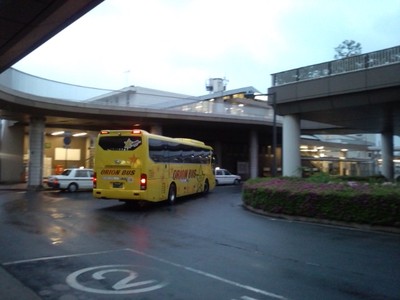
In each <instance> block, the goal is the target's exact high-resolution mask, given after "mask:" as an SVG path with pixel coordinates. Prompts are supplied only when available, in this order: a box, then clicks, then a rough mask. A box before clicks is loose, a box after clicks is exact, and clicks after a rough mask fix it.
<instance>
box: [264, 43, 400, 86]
mask: <svg viewBox="0 0 400 300" xmlns="http://www.w3.org/2000/svg"><path fill="white" fill-rule="evenodd" d="M393 63H400V46H396V47H392V48H388V49H383V50H379V51H375V52H370V53H366V54H361V55H355V56H350V57H347V58H343V59H338V60H332V61H328V62H324V63H320V64H316V65H311V66H306V67H302V68H298V69H293V70H288V71H283V72H279V73H275V74H272V75H271V76H272V86H279V85H284V84H288V83H293V82H298V81H304V80H310V79H317V78H321V77H327V76H332V75H338V74H342V73H347V72H354V71H359V70H365V69H368V68H375V67H380V66H384V65H388V64H393Z"/></svg>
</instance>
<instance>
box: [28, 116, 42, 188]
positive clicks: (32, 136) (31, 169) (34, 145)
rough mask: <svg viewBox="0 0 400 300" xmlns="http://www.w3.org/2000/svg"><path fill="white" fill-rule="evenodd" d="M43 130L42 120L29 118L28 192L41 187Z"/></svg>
mask: <svg viewBox="0 0 400 300" xmlns="http://www.w3.org/2000/svg"><path fill="white" fill-rule="evenodd" d="M44 129H45V119H44V118H37V117H32V118H31V123H30V126H29V166H28V189H29V190H39V189H41V188H42V186H43V185H42V182H43V153H44V152H43V150H44Z"/></svg>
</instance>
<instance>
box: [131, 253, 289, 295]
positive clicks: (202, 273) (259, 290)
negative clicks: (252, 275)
mask: <svg viewBox="0 0 400 300" xmlns="http://www.w3.org/2000/svg"><path fill="white" fill-rule="evenodd" d="M126 250H129V251H132V252H133V253H136V254H139V255H142V256H145V257H148V258H151V259H154V260H157V261H160V262H163V263H166V264H169V265H171V266H174V267H177V268H180V269H184V270H186V271H190V272H193V273H196V274H199V275H203V276H205V277H208V278H211V279H215V280H218V281H221V282H224V283H226V284H230V285H233V286H236V287H239V288H242V289H246V290H248V291H251V292H254V293H257V294H261V295H265V296H268V297H271V298H275V299H281V300H287V298H285V297H283V296H281V295H277V294H274V293H271V292H267V291H264V290H261V289H258V288H255V287H252V286H249V285H245V284H241V283H238V282H235V281H232V280H229V279H225V278H222V277H220V276H217V275H214V274H211V273H207V272H204V271H201V270H198V269H194V268H191V267H187V266H184V265H181V264H178V263H174V262H172V261H169V260H166V259H163V258H161V257H157V256H153V255H150V254H147V253H144V252H141V251H137V250H134V249H129V248H128V249H126ZM242 299H243V297H242ZM250 299H251V298H250ZM244 300H246V299H244Z"/></svg>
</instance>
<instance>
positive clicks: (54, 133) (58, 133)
mask: <svg viewBox="0 0 400 300" xmlns="http://www.w3.org/2000/svg"><path fill="white" fill-rule="evenodd" d="M64 133H65V131H55V132H53V133H52V134H51V135H62V134H64Z"/></svg>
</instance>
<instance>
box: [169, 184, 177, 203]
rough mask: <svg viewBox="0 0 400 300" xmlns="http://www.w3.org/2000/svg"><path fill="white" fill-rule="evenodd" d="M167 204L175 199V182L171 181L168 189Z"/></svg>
mask: <svg viewBox="0 0 400 300" xmlns="http://www.w3.org/2000/svg"><path fill="white" fill-rule="evenodd" d="M167 200H168V204H169V205H173V204H174V203H175V200H176V185H175V183H171V185H170V186H169V190H168V199H167Z"/></svg>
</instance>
